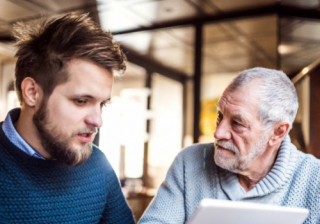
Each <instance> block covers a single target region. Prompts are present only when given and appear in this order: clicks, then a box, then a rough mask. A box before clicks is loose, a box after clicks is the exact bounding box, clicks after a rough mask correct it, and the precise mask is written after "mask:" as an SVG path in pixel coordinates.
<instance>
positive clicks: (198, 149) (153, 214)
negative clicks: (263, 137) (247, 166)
mask: <svg viewBox="0 0 320 224" xmlns="http://www.w3.org/2000/svg"><path fill="white" fill-rule="evenodd" d="M213 155H214V145H213V144H196V145H193V146H191V147H188V148H186V149H184V150H183V151H181V152H180V153H179V155H178V156H177V157H176V159H175V161H174V162H173V164H172V166H171V167H170V169H169V171H168V174H167V176H166V180H165V181H164V183H163V184H162V185H161V186H160V188H159V190H158V193H157V195H156V197H155V198H154V199H153V201H152V202H151V204H150V206H149V208H148V209H147V210H146V212H145V213H144V215H143V217H142V218H141V219H140V222H139V224H146V223H148V224H149V223H150V224H151V223H152V224H157V223H162V224H169V223H172V224H173V223H174V224H183V223H184V222H185V221H186V220H188V219H189V218H190V216H191V215H192V214H193V212H194V211H195V209H196V208H197V206H198V204H199V202H200V201H201V200H202V199H204V198H213V199H222V200H232V201H247V202H255V203H265V204H274V205H280V206H287V207H300V208H307V209H309V211H310V215H309V216H308V218H307V219H306V221H305V222H304V223H305V224H307V223H308V224H311V223H312V224H315V223H320V162H319V160H318V159H316V158H315V157H314V156H312V155H308V154H304V153H302V152H300V151H298V150H297V149H296V147H295V146H294V145H293V144H291V141H290V138H289V136H286V137H285V139H284V140H283V141H282V143H281V146H280V149H279V152H278V156H277V159H276V161H275V164H274V166H273V167H272V169H271V171H270V172H269V173H268V175H267V176H266V177H265V178H264V179H262V180H261V181H260V182H259V183H258V184H257V185H256V186H255V187H254V188H253V189H252V190H250V191H249V192H247V193H246V192H245V191H244V189H243V188H242V186H241V185H240V183H239V181H238V178H237V175H236V174H235V173H232V172H229V171H227V170H224V169H222V168H220V167H218V166H217V165H216V164H215V163H214V159H213Z"/></svg>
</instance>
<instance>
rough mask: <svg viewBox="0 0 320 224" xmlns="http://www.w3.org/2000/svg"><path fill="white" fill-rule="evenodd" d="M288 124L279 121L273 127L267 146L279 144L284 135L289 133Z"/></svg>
mask: <svg viewBox="0 0 320 224" xmlns="http://www.w3.org/2000/svg"><path fill="white" fill-rule="evenodd" d="M289 129H290V124H289V122H287V121H280V122H278V123H276V124H275V125H274V126H273V132H272V136H271V138H270V140H269V145H271V146H273V145H276V144H280V143H281V141H282V140H283V139H284V137H285V136H286V134H287V133H288V132H289Z"/></svg>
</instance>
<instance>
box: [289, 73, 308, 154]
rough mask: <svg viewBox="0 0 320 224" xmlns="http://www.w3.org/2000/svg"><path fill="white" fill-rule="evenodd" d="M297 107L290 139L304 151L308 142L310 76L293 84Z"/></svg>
mask: <svg viewBox="0 0 320 224" xmlns="http://www.w3.org/2000/svg"><path fill="white" fill-rule="evenodd" d="M295 87H296V90H297V95H298V101H299V108H298V112H297V116H296V118H295V120H294V123H293V127H292V130H291V131H290V132H289V134H290V137H291V141H292V142H293V144H295V145H296V146H297V148H298V149H299V150H301V151H304V152H306V150H307V148H308V146H309V143H310V77H309V76H308V75H307V76H305V77H304V78H303V79H302V80H300V81H299V82H297V83H296V84H295Z"/></svg>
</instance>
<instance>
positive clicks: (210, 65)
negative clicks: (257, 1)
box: [203, 16, 277, 75]
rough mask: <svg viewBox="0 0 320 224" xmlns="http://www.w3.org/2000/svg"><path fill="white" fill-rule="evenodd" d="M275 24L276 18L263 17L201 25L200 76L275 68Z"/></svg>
mask: <svg viewBox="0 0 320 224" xmlns="http://www.w3.org/2000/svg"><path fill="white" fill-rule="evenodd" d="M276 21H277V20H276V16H265V17H257V18H250V19H243V20H235V21H231V22H224V23H214V24H207V25H205V26H204V40H203V41H204V48H203V52H204V57H203V73H204V75H206V74H212V73H221V72H222V73H229V72H238V71H241V70H244V69H248V68H251V67H256V66H261V67H267V68H276V58H277V52H276V50H277V23H276Z"/></svg>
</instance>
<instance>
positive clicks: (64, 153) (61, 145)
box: [32, 99, 96, 166]
mask: <svg viewBox="0 0 320 224" xmlns="http://www.w3.org/2000/svg"><path fill="white" fill-rule="evenodd" d="M48 115H49V114H48V111H47V101H46V99H43V101H42V103H41V107H40V108H39V110H38V111H37V112H36V113H35V114H34V116H33V119H32V120H33V123H34V125H35V126H36V129H37V134H38V138H39V139H40V142H41V145H42V147H43V148H44V150H46V151H47V152H48V153H49V154H50V155H51V160H55V161H57V162H60V163H64V164H67V165H69V166H77V165H80V164H83V163H84V162H85V161H87V159H88V158H89V157H90V155H91V153H92V142H89V143H82V144H81V148H75V147H72V140H73V139H74V138H75V137H76V136H77V135H78V134H79V133H88V132H95V133H96V128H82V129H78V130H76V131H74V132H73V133H72V134H71V135H70V136H67V135H66V134H63V133H61V132H60V131H59V127H57V126H54V125H53V122H50V121H49V118H48V117H49V116H48ZM94 135H95V134H93V135H92V139H93V138H94Z"/></svg>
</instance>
